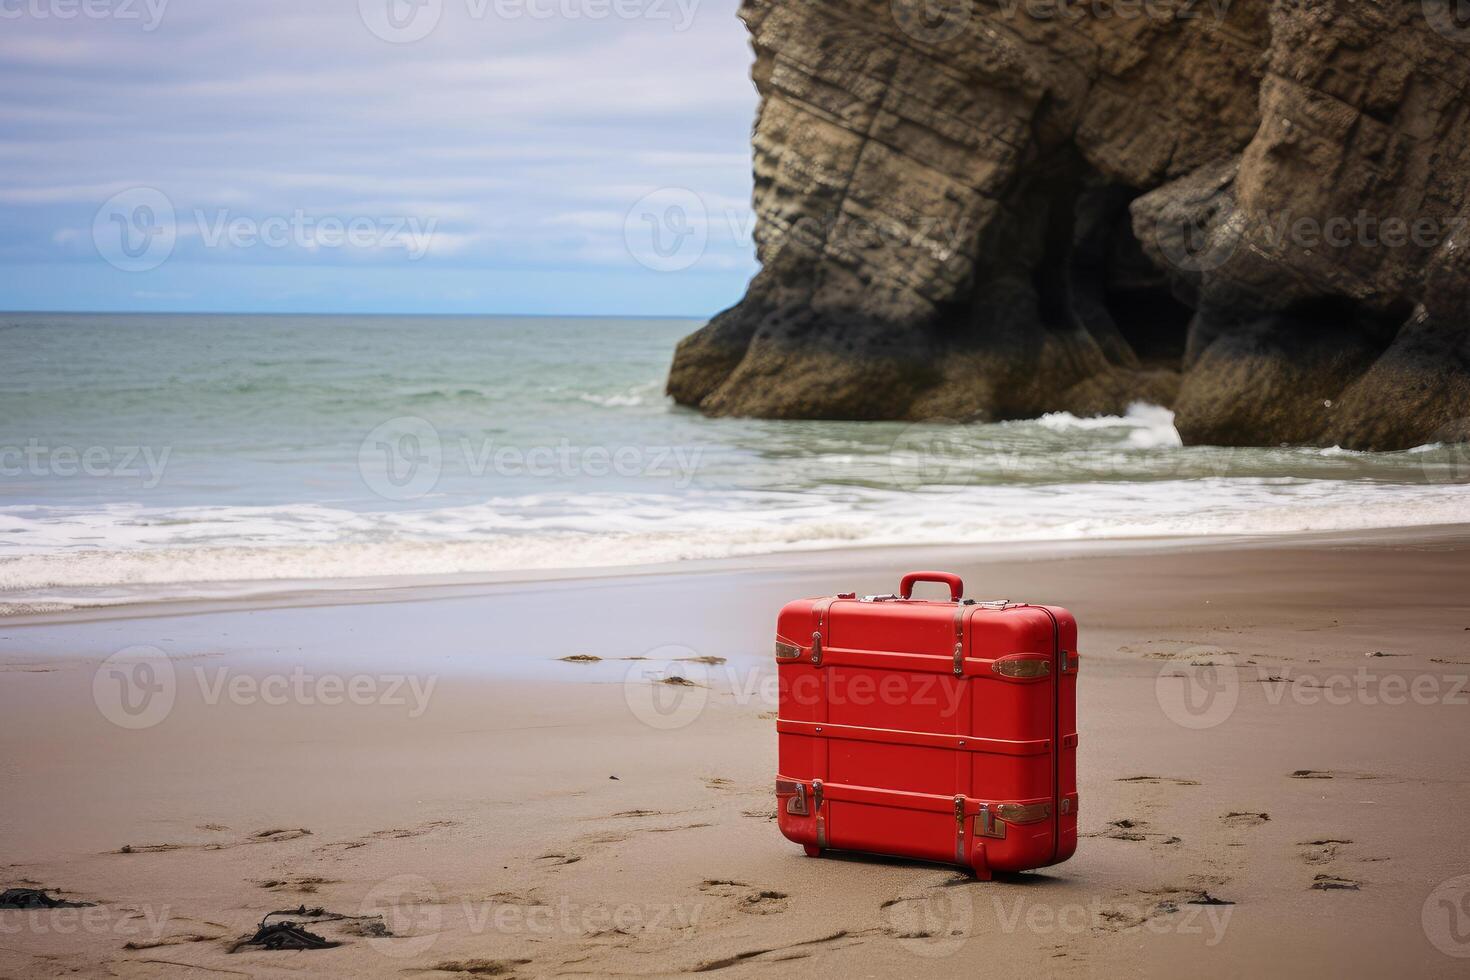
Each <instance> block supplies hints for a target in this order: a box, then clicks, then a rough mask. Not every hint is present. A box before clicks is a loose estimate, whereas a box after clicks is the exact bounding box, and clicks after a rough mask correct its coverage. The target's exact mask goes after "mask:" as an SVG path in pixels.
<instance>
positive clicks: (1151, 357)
mask: <svg viewBox="0 0 1470 980" xmlns="http://www.w3.org/2000/svg"><path fill="white" fill-rule="evenodd" d="M1138 193H1139V192H1138V191H1137V190H1136V189H1134V188H1130V187H1124V186H1120V185H1116V184H1106V183H1103V182H1101V181H1100V180H1099V179H1098V178H1097V177H1096V176H1093V177H1091V178H1089V179H1088V181H1087V184H1086V186H1084V188H1083V189H1082V191H1081V192H1080V193H1079V194H1078V196H1077V199H1076V205H1075V207H1074V209H1073V236H1072V250H1071V253H1070V255H1069V257H1068V262H1067V266H1068V278H1069V282H1070V285H1071V289H1070V292H1071V293H1072V297H1073V301H1072V305H1073V308H1074V310H1079V311H1081V312H1082V313H1083V314H1084V315H1083V317H1082V320H1083V324H1084V325H1085V326H1087V328H1088V330H1089V331H1090V332H1091V333H1092V334H1093V336H1094V338H1096V339H1097V340H1098V341H1099V343H1102V344H1103V346H1104V348H1105V349H1107V347H1108V343H1109V338H1113V339H1112V341H1111V342H1112V343H1114V344H1116V343H1118V338H1121V341H1122V343H1123V344H1125V345H1126V348H1127V350H1128V351H1131V353H1132V355H1133V357H1135V358H1136V359H1137V363H1138V366H1139V367H1142V368H1155V369H1156V368H1164V369H1168V370H1173V371H1178V370H1181V369H1182V367H1183V362H1184V349H1185V342H1186V340H1187V338H1188V335H1189V322H1190V319H1191V318H1192V317H1193V315H1194V310H1193V309H1191V308H1190V307H1189V306H1188V305H1187V304H1185V303H1184V302H1182V301H1180V300H1179V298H1178V297H1176V296H1175V295H1174V292H1173V290H1172V289H1171V287H1170V283H1169V277H1168V276H1167V274H1166V273H1165V272H1164V270H1162V269H1160V268H1158V267H1157V266H1156V265H1154V263H1153V262H1152V261H1151V260H1150V259H1149V258H1148V256H1147V255H1145V254H1144V250H1143V246H1142V244H1141V243H1140V242H1139V240H1138V238H1137V236H1136V235H1135V233H1134V229H1133V221H1132V218H1131V215H1130V213H1129V209H1128V208H1129V205H1130V204H1131V203H1132V201H1133V199H1134V198H1135V197H1137V196H1138ZM1124 356H1125V357H1126V354H1125V355H1124ZM1111 359H1112V360H1113V361H1114V362H1115V363H1117V361H1118V359H1119V358H1118V355H1116V354H1113V355H1111ZM1130 366H1131V365H1130Z"/></svg>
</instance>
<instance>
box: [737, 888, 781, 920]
mask: <svg viewBox="0 0 1470 980" xmlns="http://www.w3.org/2000/svg"><path fill="white" fill-rule="evenodd" d="M788 897H789V896H788V895H787V894H786V893H785V892H778V891H772V890H770V889H761V890H760V891H756V892H751V893H750V894H749V895H746V896H745V897H744V898H742V899H741V900H740V911H742V912H748V913H750V914H751V915H774V914H776V913H778V912H785V911H786V909H787V908H789V907H790V904H791V903H790V902H788V901H787V898H788Z"/></svg>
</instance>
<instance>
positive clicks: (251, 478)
mask: <svg viewBox="0 0 1470 980" xmlns="http://www.w3.org/2000/svg"><path fill="white" fill-rule="evenodd" d="M697 326H698V322H697V321H684V320H630V319H595V318H583V319H555V318H516V317H478V318H414V317H287V316H265V317H261V316H141V315H139V316H134V315H128V316H107V315H96V316H94V315H85V316H83V315H37V314H23V315H22V314H14V315H0V349H3V350H4V351H5V366H4V369H3V371H0V607H4V608H9V609H11V610H14V609H18V608H21V607H25V606H34V605H36V604H77V603H91V602H111V601H118V600H121V599H131V598H138V597H143V596H147V595H151V594H156V593H165V592H166V593H168V594H174V595H177V594H190V593H191V590H192V591H204V590H205V589H204V585H205V583H223V582H239V581H246V582H256V583H261V582H267V581H275V580H282V579H289V580H293V581H296V580H323V579H331V578H341V577H356V576H364V575H394V574H416V573H443V572H476V571H500V570H514V569H522V568H562V567H589V566H606V565H626V564H632V563H641V562H649V561H665V560H677V559H681V558H706V557H720V556H726V555H740V554H755V553H762V552H770V551H781V550H790V549H797V548H816V547H833V546H844V545H862V544H893V543H951V542H977V543H979V542H990V541H1014V540H1028V539H1036V540H1041V539H1071V538H1095V537H1122V536H1137V535H1198V534H1228V533H1258V534H1270V533H1284V532H1291V531H1302V530H1326V529H1349V528H1361V527H1375V526H1395V525H1405V524H1426V523H1442V522H1452V521H1462V520H1465V519H1467V518H1470V489H1467V485H1466V483H1465V481H1466V480H1467V479H1470V461H1467V458H1466V452H1465V449H1464V447H1453V446H1452V447H1444V446H1428V447H1421V448H1420V449H1417V450H1413V451H1409V452H1404V453H1393V454H1378V455H1371V454H1360V453H1349V452H1344V451H1341V450H1334V449H1326V450H1323V449H1250V450H1227V449H1219V448H1209V447H1197V448H1188V449H1185V448H1182V447H1181V446H1180V445H1179V440H1178V436H1177V434H1176V433H1175V432H1174V429H1173V427H1172V424H1171V417H1170V415H1169V413H1168V412H1167V411H1165V410H1163V409H1159V408H1155V407H1149V406H1136V407H1135V408H1134V409H1133V410H1132V411H1130V413H1129V414H1128V415H1127V416H1126V417H1124V418H1112V419H1077V418H1073V417H1071V416H1067V415H1056V416H1048V417H1046V418H1043V419H1039V420H1034V421H1025V422H1008V423H1000V424H992V425H967V426H940V425H917V426H915V425H907V424H902V423H847V422H765V421H756V420H740V419H706V418H703V417H702V416H700V415H699V414H698V413H695V412H691V411H688V410H685V409H681V408H678V407H676V406H674V405H672V404H671V403H670V402H669V401H668V400H667V399H666V398H665V397H664V396H663V394H662V391H663V380H664V375H665V372H666V370H667V367H668V363H669V359H670V356H671V354H672V350H673V346H674V344H675V343H676V342H677V341H678V339H679V338H680V337H682V336H684V335H685V334H687V333H688V332H689V331H690V330H692V329H694V328H695V327H697Z"/></svg>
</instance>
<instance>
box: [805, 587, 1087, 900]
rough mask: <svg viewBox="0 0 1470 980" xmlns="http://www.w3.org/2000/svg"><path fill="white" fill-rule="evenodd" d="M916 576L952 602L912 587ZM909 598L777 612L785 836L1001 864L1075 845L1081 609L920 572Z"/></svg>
mask: <svg viewBox="0 0 1470 980" xmlns="http://www.w3.org/2000/svg"><path fill="white" fill-rule="evenodd" d="M916 582H940V583H943V584H945V585H947V586H949V591H950V599H949V601H948V602H931V601H926V600H921V599H914V598H911V596H912V594H913V587H914V584H915V583H916ZM899 591H900V595H896V596H892V595H885V596H868V597H866V598H863V599H859V598H857V597H856V596H854V595H853V594H851V593H844V594H842V595H838V596H835V597H831V598H822V599H802V600H799V601H797V602H792V603H789V604H788V605H787V606H786V607H785V608H784V609H782V610H781V615H780V618H779V620H778V621H777V625H776V662H777V665H778V669H779V673H780V711H779V718H778V720H777V722H776V730H777V732H778V733H779V740H780V751H779V762H778V772H777V776H776V802H777V807H776V814H777V821H778V823H779V825H780V827H781V833H783V834H785V835H786V837H787V838H788V839H789V840H792V841H795V842H796V843H798V844H804V845H805V846H806V852H807V853H808V854H810V855H813V856H815V855H817V854H820V853H821V852H822V851H824V850H826V849H828V848H831V849H835V850H852V851H868V852H872V853H878V854H891V855H899V856H903V857H912V858H921V859H924V860H929V861H941V862H944V863H947V864H959V865H963V866H964V867H967V868H970V869H973V871H974V872H975V874H976V875H977V876H978V877H980V878H986V879H988V878H989V877H990V874H991V872H993V871H1024V870H1027V869H1030V868H1041V867H1046V866H1047V865H1051V864H1057V863H1059V862H1062V861H1065V860H1066V859H1067V858H1069V857H1071V856H1072V853H1073V852H1074V851H1075V850H1076V849H1077V652H1076V651H1077V621H1076V620H1075V619H1073V618H1072V614H1071V613H1069V612H1067V611H1066V610H1065V609H1060V608H1057V607H1054V606H1033V605H1028V604H1026V603H1017V602H1009V601H1004V600H998V601H995V602H976V601H975V600H973V599H962V598H961V595H962V594H963V592H964V586H963V584H962V583H961V581H960V579H959V576H956V575H950V574H947V573H944V572H913V573H911V574H908V575H905V576H904V577H903V584H902V586H901V588H900V590H899Z"/></svg>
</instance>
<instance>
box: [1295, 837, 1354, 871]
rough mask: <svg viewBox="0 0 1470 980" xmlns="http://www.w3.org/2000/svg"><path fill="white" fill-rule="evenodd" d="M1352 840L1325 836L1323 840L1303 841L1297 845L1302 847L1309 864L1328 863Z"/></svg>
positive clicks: (1303, 857)
mask: <svg viewBox="0 0 1470 980" xmlns="http://www.w3.org/2000/svg"><path fill="white" fill-rule="evenodd" d="M1351 843H1352V841H1350V840H1341V839H1338V838H1335V837H1324V838H1323V839H1322V840H1307V841H1302V842H1301V843H1299V844H1298V845H1297V846H1298V847H1300V848H1301V849H1302V860H1303V861H1305V862H1307V863H1308V864H1326V863H1327V862H1328V861H1331V860H1332V859H1333V858H1335V857H1337V852H1338V851H1339V850H1341V849H1342V848H1344V847H1346V846H1347V845H1349V844H1351Z"/></svg>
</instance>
